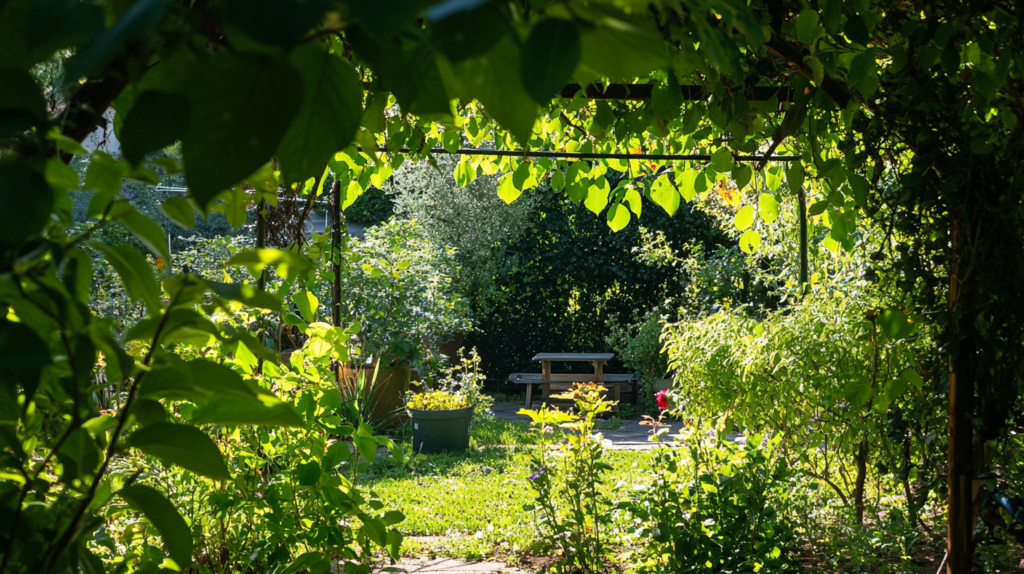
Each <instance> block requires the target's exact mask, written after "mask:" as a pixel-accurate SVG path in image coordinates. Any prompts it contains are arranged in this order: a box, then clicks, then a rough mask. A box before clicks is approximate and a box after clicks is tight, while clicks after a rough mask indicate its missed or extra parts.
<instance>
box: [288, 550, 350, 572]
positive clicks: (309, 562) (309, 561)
mask: <svg viewBox="0 0 1024 574" xmlns="http://www.w3.org/2000/svg"><path fill="white" fill-rule="evenodd" d="M330 571H331V559H330V558H328V557H326V556H324V555H323V554H320V553H319V552H306V553H305V554H302V555H301V556H299V557H298V558H296V559H295V562H292V563H291V564H289V565H288V567H287V568H285V569H284V570H282V571H281V572H280V574H298V573H299V572H307V573H308V574H327V573H328V572H330ZM345 571H346V572H347V571H348V570H347V569H345Z"/></svg>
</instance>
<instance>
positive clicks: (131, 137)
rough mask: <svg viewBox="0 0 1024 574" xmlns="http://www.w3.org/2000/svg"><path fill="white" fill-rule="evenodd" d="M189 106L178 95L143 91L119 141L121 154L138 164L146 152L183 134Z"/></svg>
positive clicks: (129, 113) (183, 135) (123, 128)
mask: <svg viewBox="0 0 1024 574" xmlns="http://www.w3.org/2000/svg"><path fill="white" fill-rule="evenodd" d="M189 114H190V107H189V102H188V98H186V97H185V96H183V95H180V94H167V93H164V92H154V91H149V92H143V93H142V94H141V95H140V96H139V97H138V98H137V99H136V100H135V103H134V104H132V107H131V110H130V111H129V112H128V116H127V117H126V118H125V120H124V124H123V125H122V127H121V133H120V135H119V137H118V140H119V141H120V142H121V149H122V150H123V153H124V157H125V159H127V160H128V161H130V162H131V163H132V164H133V165H138V164H139V163H140V162H142V160H143V159H145V157H146V155H147V154H149V153H152V152H155V151H160V150H162V149H163V148H165V147H167V146H169V145H171V144H173V143H174V142H176V141H178V140H180V139H182V138H184V137H185V134H186V132H187V130H188V121H189Z"/></svg>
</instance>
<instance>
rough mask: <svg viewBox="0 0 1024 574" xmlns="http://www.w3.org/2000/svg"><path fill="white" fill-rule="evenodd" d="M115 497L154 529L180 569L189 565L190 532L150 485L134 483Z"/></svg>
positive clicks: (190, 559)
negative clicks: (136, 512) (142, 517)
mask: <svg viewBox="0 0 1024 574" xmlns="http://www.w3.org/2000/svg"><path fill="white" fill-rule="evenodd" d="M118 496H120V497H121V498H123V499H124V500H125V502H127V503H128V504H129V505H131V507H132V508H134V509H135V510H137V511H139V512H141V513H142V514H143V515H144V516H145V517H146V520H148V521H149V522H150V523H151V524H152V525H153V526H155V527H156V529H157V532H159V533H160V537H161V538H163V540H164V545H165V546H167V553H168V554H170V555H171V560H174V562H175V563H176V564H177V565H178V567H179V568H182V569H184V568H189V567H190V566H191V565H192V531H191V530H190V529H189V527H188V523H187V522H185V519H184V518H182V516H181V514H179V513H178V510H177V509H176V508H174V505H173V504H171V503H170V501H168V500H167V499H166V498H164V495H162V494H160V493H159V492H158V491H157V490H156V489H155V488H153V487H151V486H146V485H145V484H133V485H131V486H129V487H126V488H123V489H121V491H120V492H118Z"/></svg>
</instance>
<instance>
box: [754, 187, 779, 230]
mask: <svg viewBox="0 0 1024 574" xmlns="http://www.w3.org/2000/svg"><path fill="white" fill-rule="evenodd" d="M757 210H758V212H760V213H761V220H762V221H764V222H765V223H775V220H776V219H778V218H779V202H778V201H777V200H776V199H775V196H774V195H772V194H770V193H762V194H761V195H759V196H758V198H757Z"/></svg>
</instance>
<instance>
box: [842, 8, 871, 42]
mask: <svg viewBox="0 0 1024 574" xmlns="http://www.w3.org/2000/svg"><path fill="white" fill-rule="evenodd" d="M843 32H844V33H845V34H846V36H847V37H848V38H850V40H853V41H854V42H856V43H858V44H860V45H862V46H867V45H868V44H869V43H870V42H871V33H870V32H868V25H867V23H866V22H865V21H864V17H863V16H860V15H858V14H850V15H849V16H848V17H847V19H846V26H845V27H843Z"/></svg>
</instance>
